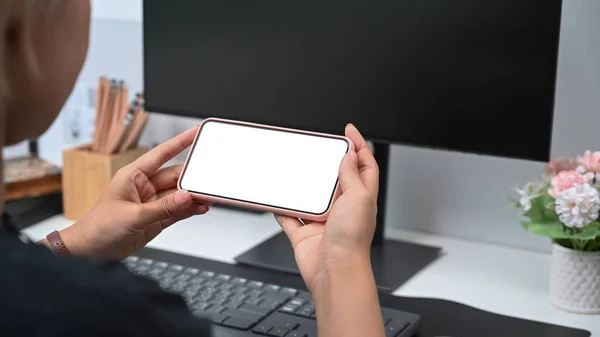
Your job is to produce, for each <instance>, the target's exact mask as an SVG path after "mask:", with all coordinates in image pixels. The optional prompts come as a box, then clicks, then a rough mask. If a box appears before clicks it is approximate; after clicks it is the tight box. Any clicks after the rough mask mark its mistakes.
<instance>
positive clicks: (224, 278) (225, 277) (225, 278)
mask: <svg viewBox="0 0 600 337" xmlns="http://www.w3.org/2000/svg"><path fill="white" fill-rule="evenodd" d="M215 279H217V280H219V281H229V280H230V279H231V276H230V275H225V274H218V275H217V277H215Z"/></svg>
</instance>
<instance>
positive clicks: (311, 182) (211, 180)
mask: <svg viewBox="0 0 600 337" xmlns="http://www.w3.org/2000/svg"><path fill="white" fill-rule="evenodd" d="M352 146H353V144H352V141H350V139H348V138H346V137H343V136H337V135H329V134H322V133H315V132H309V131H301V130H294V129H287V128H280V127H275V126H269V125H261V124H255V123H247V122H241V121H233V120H225V119H220V118H208V119H205V120H204V121H203V122H202V123H201V124H200V126H199V127H198V132H197V134H196V138H195V140H194V143H193V144H192V147H191V149H190V151H189V153H188V156H187V160H186V163H185V165H184V168H183V171H182V173H181V175H180V177H179V182H178V186H179V188H180V189H185V190H187V191H189V192H190V193H192V195H193V196H194V197H196V198H199V199H203V200H206V201H210V202H215V203H222V204H229V205H233V206H238V207H246V208H251V209H256V210H262V211H268V212H274V213H278V214H283V215H288V216H293V217H298V218H302V219H306V220H313V221H324V220H325V219H327V216H328V214H329V211H330V209H331V206H332V204H333V202H334V201H335V199H336V198H337V197H338V196H339V194H340V193H339V187H338V172H339V167H340V164H341V162H342V159H343V158H344V156H345V155H346V153H347V152H348V151H349V150H350V149H351V147H352Z"/></svg>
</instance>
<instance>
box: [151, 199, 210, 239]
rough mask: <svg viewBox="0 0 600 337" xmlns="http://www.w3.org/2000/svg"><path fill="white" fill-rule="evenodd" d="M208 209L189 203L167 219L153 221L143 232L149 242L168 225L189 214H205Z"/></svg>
mask: <svg viewBox="0 0 600 337" xmlns="http://www.w3.org/2000/svg"><path fill="white" fill-rule="evenodd" d="M208 210H209V208H208V207H207V206H205V205H190V206H189V207H188V208H186V209H185V210H183V211H181V212H180V213H179V214H176V215H175V216H173V217H171V218H169V219H166V220H162V221H157V222H154V223H152V224H150V225H149V226H148V227H147V228H146V231H145V233H144V234H145V236H146V241H147V242H150V241H152V240H154V238H156V237H157V236H158V234H160V233H161V232H162V231H163V230H164V229H166V228H168V227H169V226H171V225H173V224H175V223H177V222H179V221H181V220H184V219H187V218H189V217H191V216H194V215H199V214H205V213H206V212H208Z"/></svg>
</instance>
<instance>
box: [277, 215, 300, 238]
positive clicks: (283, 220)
mask: <svg viewBox="0 0 600 337" xmlns="http://www.w3.org/2000/svg"><path fill="white" fill-rule="evenodd" d="M275 220H277V223H279V226H281V229H283V232H284V233H285V235H287V237H288V239H289V240H290V242H291V243H292V246H295V245H296V243H295V242H294V235H293V234H294V232H295V231H296V230H297V229H298V228H300V227H302V223H301V222H300V221H299V220H298V219H296V218H292V217H289V216H285V215H280V214H275Z"/></svg>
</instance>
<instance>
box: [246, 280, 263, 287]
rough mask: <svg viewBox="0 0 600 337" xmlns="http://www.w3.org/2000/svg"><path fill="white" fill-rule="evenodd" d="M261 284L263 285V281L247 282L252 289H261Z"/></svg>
mask: <svg viewBox="0 0 600 337" xmlns="http://www.w3.org/2000/svg"><path fill="white" fill-rule="evenodd" d="M263 285H264V283H262V282H258V281H251V282H248V287H250V288H254V289H262V287H263Z"/></svg>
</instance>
